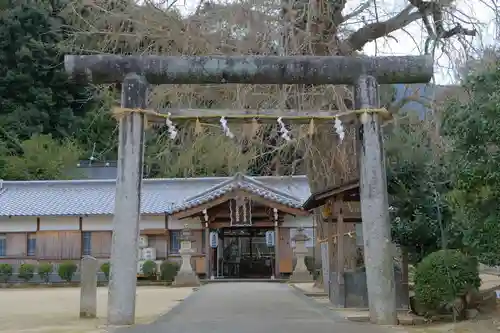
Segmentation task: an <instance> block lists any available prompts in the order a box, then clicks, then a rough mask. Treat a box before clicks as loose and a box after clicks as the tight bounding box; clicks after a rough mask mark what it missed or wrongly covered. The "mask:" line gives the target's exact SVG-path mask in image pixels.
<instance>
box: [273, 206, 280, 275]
mask: <svg viewBox="0 0 500 333" xmlns="http://www.w3.org/2000/svg"><path fill="white" fill-rule="evenodd" d="M273 212H274V214H273V216H274V278H279V277H280V276H281V272H280V243H281V242H280V228H279V211H278V209H277V208H273Z"/></svg>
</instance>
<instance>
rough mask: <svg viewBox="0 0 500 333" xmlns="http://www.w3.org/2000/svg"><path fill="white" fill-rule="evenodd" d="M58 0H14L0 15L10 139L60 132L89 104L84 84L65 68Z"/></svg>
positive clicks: (0, 62) (0, 80) (2, 117)
mask: <svg viewBox="0 0 500 333" xmlns="http://www.w3.org/2000/svg"><path fill="white" fill-rule="evenodd" d="M56 3H57V1H13V2H10V5H9V6H8V7H5V8H2V9H1V15H0V127H2V133H0V135H2V137H3V138H4V139H6V140H9V141H12V140H14V141H16V140H25V139H29V138H30V137H31V135H33V134H51V135H52V136H53V137H54V138H63V137H67V136H69V135H72V134H73V133H74V131H76V128H77V124H78V118H79V117H81V116H83V115H84V114H85V112H86V111H87V110H88V107H89V105H90V104H91V103H90V102H91V100H92V94H91V92H90V91H89V88H88V87H86V86H80V85H77V84H74V83H72V82H70V81H69V80H68V77H67V75H66V73H65V72H64V68H63V64H62V57H63V52H62V50H61V48H60V42H61V41H62V40H63V38H64V31H63V30H64V29H63V27H64V22H63V21H62V19H61V17H60V16H58V10H60V8H57V7H56V6H57V5H56Z"/></svg>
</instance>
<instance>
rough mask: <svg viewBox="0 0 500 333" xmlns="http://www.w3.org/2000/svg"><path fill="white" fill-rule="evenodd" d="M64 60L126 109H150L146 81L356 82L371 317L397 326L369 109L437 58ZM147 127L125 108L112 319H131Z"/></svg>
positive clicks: (429, 71)
mask: <svg viewBox="0 0 500 333" xmlns="http://www.w3.org/2000/svg"><path fill="white" fill-rule="evenodd" d="M64 61H65V68H66V71H67V72H68V73H69V74H70V75H71V76H72V77H73V78H74V79H76V80H78V81H89V80H91V81H93V82H94V83H96V84H105V83H123V88H122V89H123V92H122V106H123V107H124V108H127V109H129V110H132V111H133V110H134V109H145V108H146V107H147V105H146V99H145V96H146V95H147V82H149V83H150V84H218V83H219V84H224V83H240V84H312V85H320V84H334V85H335V84H337V85H354V86H355V91H356V94H355V100H356V106H357V107H358V108H366V110H364V111H365V114H364V115H363V116H362V117H361V120H362V124H361V125H360V126H361V130H360V133H362V135H361V136H360V149H361V153H360V165H361V170H360V172H361V206H362V209H361V211H362V218H363V231H364V234H365V238H364V242H365V255H366V259H365V262H366V272H367V282H368V297H369V303H370V316H371V321H372V322H375V323H379V324H396V323H397V318H396V308H395V298H396V295H395V289H394V274H393V267H392V256H391V253H390V251H385V249H386V247H387V246H388V244H390V242H391V239H390V233H389V227H390V225H389V219H388V214H387V211H388V205H387V184H386V179H385V170H384V154H383V144H382V140H381V135H380V123H381V119H380V115H379V114H378V113H376V112H373V110H372V111H370V109H373V108H376V107H377V106H378V105H377V104H378V100H377V99H376V98H375V97H376V86H377V85H378V84H392V83H408V84H411V83H427V82H429V81H430V79H431V78H432V75H433V60H432V57H430V56H405V57H336V56H333V57H329V56H323V57H321V56H296V57H278V56H204V57H200V56H182V57H173V56H169V57H168V56H167V57H165V56H122V55H89V56H75V55H67V56H65V59H64ZM277 113H278V112H277ZM256 114H258V111H257V112H256ZM277 116H278V114H277ZM309 116H313V115H311V114H310V115H309ZM257 118H258V115H257ZM194 119H195V118H194ZM143 126H144V114H143V113H140V112H135V113H134V112H131V113H128V114H126V115H125V116H124V117H123V118H122V119H121V120H120V143H119V151H118V178H117V185H116V193H117V195H116V202H115V217H114V232H113V243H112V259H111V263H112V265H111V281H110V289H109V293H110V294H109V296H110V297H109V303H108V321H109V323H110V324H131V323H133V322H134V309H135V289H136V287H135V282H136V269H137V254H136V252H135V251H136V244H137V237H138V219H139V207H140V193H141V178H142V163H143V156H142V155H143V139H142V137H143V136H142V129H143ZM125 175H126V177H125ZM118 223H119V228H118ZM393 300H394V301H393Z"/></svg>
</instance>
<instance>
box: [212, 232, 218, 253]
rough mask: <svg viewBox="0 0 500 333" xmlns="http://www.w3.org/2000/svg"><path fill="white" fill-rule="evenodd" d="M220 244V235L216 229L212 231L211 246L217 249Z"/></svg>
mask: <svg viewBox="0 0 500 333" xmlns="http://www.w3.org/2000/svg"><path fill="white" fill-rule="evenodd" d="M218 245H219V235H218V234H217V233H216V232H215V231H212V232H211V233H210V247H211V248H213V249H215V248H216V247H217V246H218Z"/></svg>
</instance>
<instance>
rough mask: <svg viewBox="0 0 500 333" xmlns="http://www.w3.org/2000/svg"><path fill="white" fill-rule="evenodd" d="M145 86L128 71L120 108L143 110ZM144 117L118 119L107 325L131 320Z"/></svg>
mask: <svg viewBox="0 0 500 333" xmlns="http://www.w3.org/2000/svg"><path fill="white" fill-rule="evenodd" d="M148 88H149V85H148V82H147V81H146V80H145V79H144V77H142V76H139V75H137V74H128V75H127V76H126V77H125V80H124V81H123V83H122V96H121V98H122V101H121V105H122V107H123V108H126V109H145V108H146V107H147V100H148ZM144 117H145V116H144V114H143V113H140V112H127V113H125V114H124V115H123V116H122V117H120V118H119V122H120V125H119V126H120V127H119V128H120V134H119V139H118V174H117V178H116V194H115V209H114V216H113V240H112V242H111V271H110V277H109V291H108V293H109V296H108V324H110V325H132V324H133V323H134V321H135V296H136V292H135V290H136V284H137V261H138V258H137V248H138V243H139V219H140V207H141V187H142V171H143V161H144V121H145V118H144Z"/></svg>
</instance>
